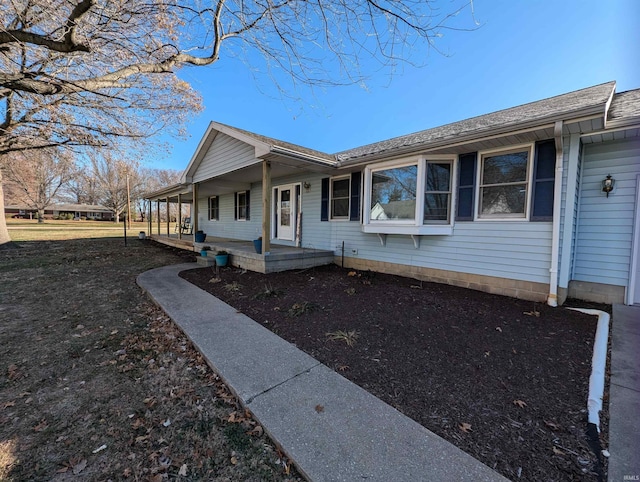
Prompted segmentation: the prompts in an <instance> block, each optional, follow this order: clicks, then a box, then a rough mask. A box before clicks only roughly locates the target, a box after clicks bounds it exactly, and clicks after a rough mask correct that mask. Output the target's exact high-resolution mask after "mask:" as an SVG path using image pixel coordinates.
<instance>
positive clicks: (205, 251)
mask: <svg viewBox="0 0 640 482" xmlns="http://www.w3.org/2000/svg"><path fill="white" fill-rule="evenodd" d="M210 249H211V248H210V247H209V246H203V247H202V249H201V250H200V256H205V257H206V256H207V251H209V250H210Z"/></svg>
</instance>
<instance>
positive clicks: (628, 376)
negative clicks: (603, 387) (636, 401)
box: [611, 321, 640, 390]
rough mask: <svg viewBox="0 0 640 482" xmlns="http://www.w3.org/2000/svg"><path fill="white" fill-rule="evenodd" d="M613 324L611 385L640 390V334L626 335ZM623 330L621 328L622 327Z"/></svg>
mask: <svg viewBox="0 0 640 482" xmlns="http://www.w3.org/2000/svg"><path fill="white" fill-rule="evenodd" d="M618 328H619V326H618V325H617V324H616V322H615V321H614V322H613V326H612V330H613V333H612V335H611V341H612V346H613V347H615V349H614V350H612V352H611V383H612V384H613V383H615V384H616V385H621V386H623V387H627V388H631V389H634V390H640V369H639V368H638V367H640V333H624V330H623V329H618ZM620 328H621V327H620Z"/></svg>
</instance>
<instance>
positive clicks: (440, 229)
mask: <svg viewBox="0 0 640 482" xmlns="http://www.w3.org/2000/svg"><path fill="white" fill-rule="evenodd" d="M362 232H363V233H374V234H408V235H411V236H443V235H445V236H450V235H452V234H453V226H452V225H450V224H442V225H441V224H427V225H422V226H415V225H410V224H404V225H403V224H395V225H385V224H364V225H363V226H362Z"/></svg>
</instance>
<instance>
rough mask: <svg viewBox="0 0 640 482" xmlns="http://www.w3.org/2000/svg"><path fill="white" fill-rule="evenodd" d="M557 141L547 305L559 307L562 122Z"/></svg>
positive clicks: (556, 137)
mask: <svg viewBox="0 0 640 482" xmlns="http://www.w3.org/2000/svg"><path fill="white" fill-rule="evenodd" d="M553 132H554V137H555V141H556V176H555V180H554V186H553V226H552V231H551V267H550V268H549V296H548V297H547V304H548V305H549V306H558V264H559V261H560V260H559V258H560V215H561V214H562V171H563V167H562V161H563V159H562V157H563V151H564V149H563V145H562V121H557V122H556V124H555V127H554V130H553Z"/></svg>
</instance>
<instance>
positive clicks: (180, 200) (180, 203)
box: [177, 193, 182, 239]
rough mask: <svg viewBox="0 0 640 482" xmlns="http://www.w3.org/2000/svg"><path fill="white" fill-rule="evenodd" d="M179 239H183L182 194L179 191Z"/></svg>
mask: <svg viewBox="0 0 640 482" xmlns="http://www.w3.org/2000/svg"><path fill="white" fill-rule="evenodd" d="M177 221H178V239H182V195H181V194H180V193H178V220H177Z"/></svg>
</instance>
